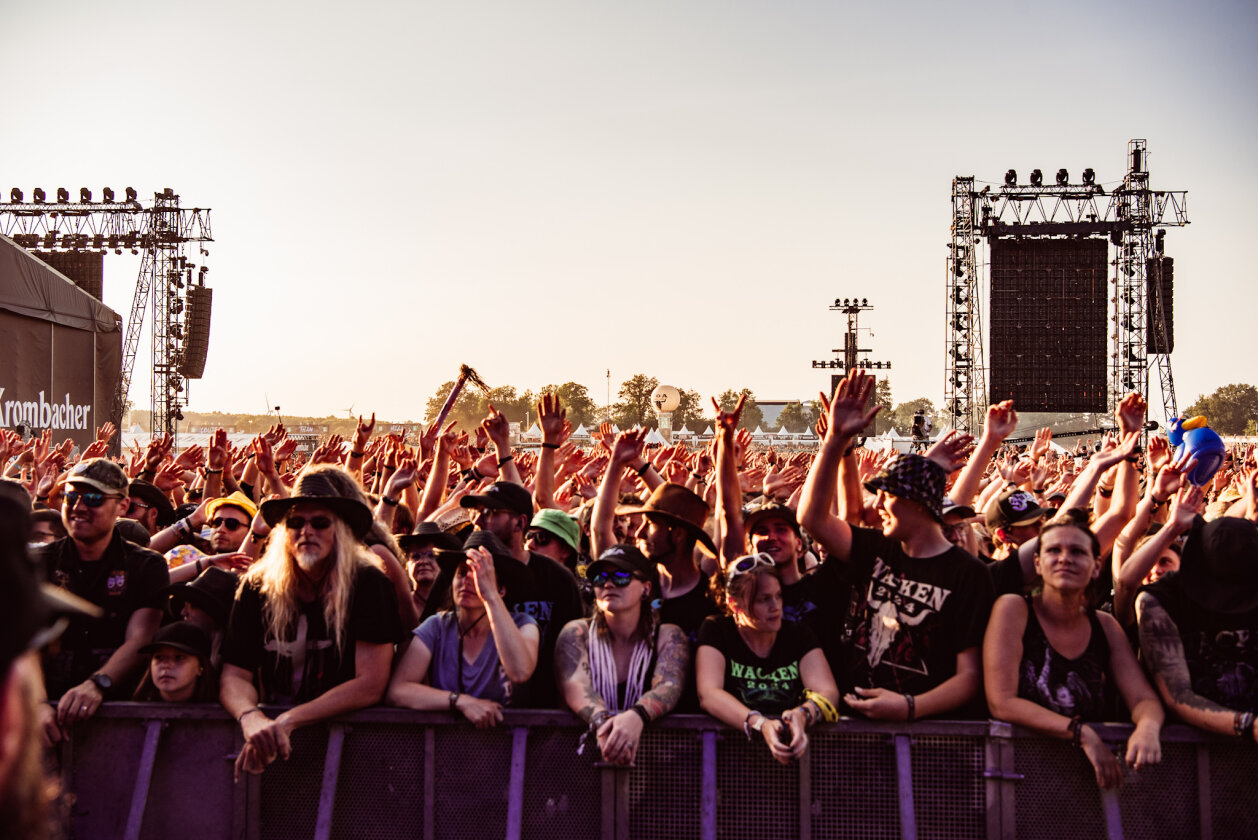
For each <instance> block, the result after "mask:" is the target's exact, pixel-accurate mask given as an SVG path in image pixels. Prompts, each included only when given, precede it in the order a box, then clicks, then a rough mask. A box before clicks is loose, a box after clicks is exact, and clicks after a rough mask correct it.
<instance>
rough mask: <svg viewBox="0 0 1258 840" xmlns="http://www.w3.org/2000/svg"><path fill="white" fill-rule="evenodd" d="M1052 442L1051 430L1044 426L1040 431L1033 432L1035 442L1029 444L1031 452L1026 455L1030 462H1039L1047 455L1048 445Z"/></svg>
mask: <svg viewBox="0 0 1258 840" xmlns="http://www.w3.org/2000/svg"><path fill="white" fill-rule="evenodd" d="M1052 441H1053V430H1052V429H1050V428H1048V427H1047V426H1045V427H1044V428H1042V429H1036V430H1035V442H1034V443H1032V444H1031V451H1030V452H1029V453H1028V454H1029V455H1030V456H1031V460H1033V461H1039V460H1040V459H1041V458H1043V457H1044V456H1045V455H1047V454H1048V452H1049V449H1048V445H1049V444H1050V443H1052Z"/></svg>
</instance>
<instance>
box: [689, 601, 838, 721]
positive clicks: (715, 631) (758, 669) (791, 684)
mask: <svg viewBox="0 0 1258 840" xmlns="http://www.w3.org/2000/svg"><path fill="white" fill-rule="evenodd" d="M699 644H700V646H702V645H707V646H708V647H711V648H716V649H717V650H719V651H720V652H721V653H722V654H723V655H724V656H725V686H724V687H725V690H726V691H728V692H729V693H730V694H732V695H734V696H735V697H737V698H738V699H739V700H740V701H741V702H742V703H743V705H745V706H746V707H747V708H749V709H754V710H755V711H757V712H761V713H763V714H766V715H780V714H782V713H783V712H785V711H786V710H787V709H793V708H794V707H796V706H798V705H799V704H800V703H801V702H803V699H804V680H803V677H801V676H800V666H799V663H800V660H801V659H803V658H804V656H805V655H806V654H807V653H808V652H809V651H811V650H815V649H816V648H817V647H818V644H817V638H816V637H815V636H814V635H813V634H812V631H811V630H809V629H808V628H807V627H805V626H804V625H802V624H792V623H790V622H785V621H784V622H782V629H781V630H779V631H778V635H777V639H776V640H774V642H773V648H772V650H770V651H769V655H768V656H764V657H761V656H757V655H756V654H755V652H754V651H752V649H751V648H749V647H747V643H746V642H744V641H743V637H742V636H741V635H739V633H738V625H737V624H735V623H734V619H732V618H730V617H729V616H725V615H714V616H712V617H711V618H708V619H707V620H705V621H704V622H703V626H702V627H700V628H699Z"/></svg>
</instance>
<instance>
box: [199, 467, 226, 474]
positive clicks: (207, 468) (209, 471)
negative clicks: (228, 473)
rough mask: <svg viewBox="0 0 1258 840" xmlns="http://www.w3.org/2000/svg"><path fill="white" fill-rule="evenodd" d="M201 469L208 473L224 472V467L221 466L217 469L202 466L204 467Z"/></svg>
mask: <svg viewBox="0 0 1258 840" xmlns="http://www.w3.org/2000/svg"><path fill="white" fill-rule="evenodd" d="M201 471H202V472H204V473H205V474H206V475H222V473H223V468H222V467H219V468H218V469H216V470H212V469H210V468H209V467H202V468H201Z"/></svg>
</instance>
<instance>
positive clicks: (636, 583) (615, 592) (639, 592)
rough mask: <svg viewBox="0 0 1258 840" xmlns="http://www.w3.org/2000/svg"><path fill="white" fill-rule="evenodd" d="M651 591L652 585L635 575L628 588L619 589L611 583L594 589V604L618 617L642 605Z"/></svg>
mask: <svg viewBox="0 0 1258 840" xmlns="http://www.w3.org/2000/svg"><path fill="white" fill-rule="evenodd" d="M650 591H651V584H649V583H647V582H646V581H644V580H642V579H641V578H639V577H638V576H637V575H634V577H633V580H631V581H630V583H629V585H628V586H625V587H621V588H617V587H615V586H612V585H611V582H610V581H609V582H607V583H603V584H601V585H598V586H595V587H594V603H595V604H596V605H597V606H598V608H599V610H601V611H602V612H604V613H607V614H609V615H618V614H620V613H622V612H624V611H626V610H628V609H630V608H632V606H633V605H634V604H635V603H641V602H642V600H643V599H644V598H645V597H647V594H648V593H649V592H650Z"/></svg>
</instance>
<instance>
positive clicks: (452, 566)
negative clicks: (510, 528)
mask: <svg viewBox="0 0 1258 840" xmlns="http://www.w3.org/2000/svg"><path fill="white" fill-rule="evenodd" d="M471 548H484V549H485V550H486V551H488V552H489V553H490V554H491V555H492V556H493V558H494V575H495V576H496V577H497V578H498V585H499V586H500V587H502V588H503V589H505V590H506V591H507V596H508V600H510V596H512V595H513V594H514V593H517V592H523V591H525V590H527V589H528V587H529V585H530V583H531V582H532V576H531V575H529V570H528V567H527V566H525V565H524V564H523V563H521V562H520V561H519V560H516V559H515V558H514V557H512V556H511V550H510V549H508V548H507V546H506V545H505V544H504V543H503V542H502V540H500V539H498V538H497V537H495V536H494V535H493V534H492V533H490V532H489V531H473V532H472V533H471V534H470V535H468V538H467V541H466V542H464V543H463V547H462V548H460V549H455V550H454V551H450V550H448V549H438V550H437V565H438V566H440V567H441V571H443V572H446V573H447V574H449V575H450V577H451V579H453V578H454V573H455V572H456V571H457V570H458V568H459V566H461V565H462V564H463V563H466V562H467V551H468V549H471Z"/></svg>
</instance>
